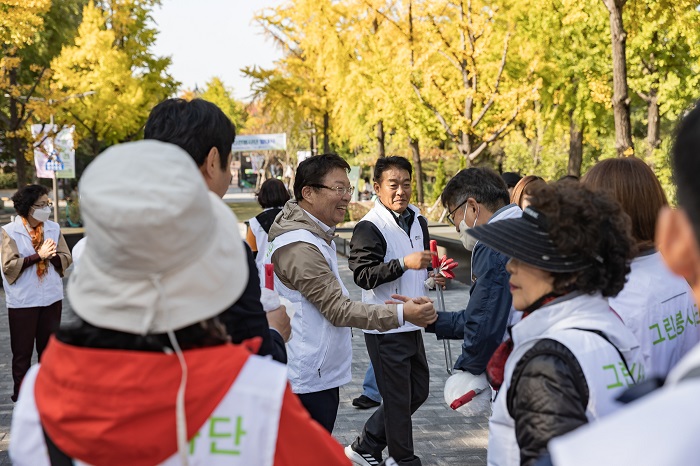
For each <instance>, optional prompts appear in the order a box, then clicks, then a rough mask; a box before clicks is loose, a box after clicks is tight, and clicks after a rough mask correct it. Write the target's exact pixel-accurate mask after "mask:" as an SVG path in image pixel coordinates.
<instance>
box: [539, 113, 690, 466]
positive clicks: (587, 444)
mask: <svg viewBox="0 0 700 466" xmlns="http://www.w3.org/2000/svg"><path fill="white" fill-rule="evenodd" d="M676 134H677V136H676V141H675V143H674V146H673V150H672V151H671V162H672V165H673V175H674V180H675V182H676V185H677V198H678V208H677V209H670V208H668V207H664V209H662V211H661V213H660V215H659V218H658V220H657V228H656V247H657V249H658V250H659V252H660V253H661V256H662V257H663V259H664V262H665V263H666V265H667V266H668V267H669V269H670V270H671V271H672V272H673V273H675V274H677V275H680V276H681V277H683V278H684V279H685V280H687V282H688V284H689V285H690V287H691V289H692V290H693V295H694V297H695V302H696V303H697V302H700V184H699V183H698V182H697V174H698V173H699V172H700V105H697V104H696V106H695V108H694V109H693V110H692V111H690V112H688V114H687V115H685V117H684V118H683V120H682V121H681V123H680V125H679V127H678V129H677V131H676ZM696 312H697V311H696ZM695 319H696V320H697V314H695ZM698 393H700V345H695V348H693V350H692V351H691V352H689V353H688V354H687V355H686V356H685V357H684V358H683V359H682V360H681V361H680V362H679V363H678V364H677V365H676V367H674V368H673V369H672V370H671V372H670V374H669V376H668V379H667V381H666V384H665V386H664V387H663V388H661V389H660V390H656V391H655V392H654V393H652V394H651V395H648V396H647V397H645V398H642V399H641V400H638V401H636V402H635V403H633V404H631V405H630V406H628V407H626V408H625V409H622V410H620V411H619V412H618V413H616V414H615V415H613V416H610V417H608V418H606V419H604V420H603V421H601V422H599V423H598V424H596V425H591V426H589V427H586V428H582V429H579V430H577V431H575V432H572V433H571V434H569V435H565V436H563V437H560V438H558V439H555V440H554V441H552V442H550V443H549V445H548V450H549V453H550V454H551V457H545V458H542V459H541V460H540V461H539V462H538V463H537V464H538V466H545V465H550V466H551V465H552V464H554V465H556V466H579V465H580V466H583V465H591V464H593V465H596V466H605V465H615V466H637V465H646V464H650V465H651V464H653V465H687V464H697V463H698V443H697V442H698V439H700V403H698Z"/></svg>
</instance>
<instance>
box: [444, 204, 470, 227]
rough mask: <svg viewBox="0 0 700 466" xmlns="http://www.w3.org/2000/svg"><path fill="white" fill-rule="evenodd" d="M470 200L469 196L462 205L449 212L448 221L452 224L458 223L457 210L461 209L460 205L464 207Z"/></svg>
mask: <svg viewBox="0 0 700 466" xmlns="http://www.w3.org/2000/svg"><path fill="white" fill-rule="evenodd" d="M468 200H469V198H467V199H465V200H464V202H462V203H461V204H460V205H458V206H457V207H455V208H454V210H453V211H452V212H450V213H449V214H447V221H448V222H450V224H451V225H452V226H456V225H455V212H457V211H458V210H459V208H460V207H462V206H463V205H464V204H466V203H467V201H468Z"/></svg>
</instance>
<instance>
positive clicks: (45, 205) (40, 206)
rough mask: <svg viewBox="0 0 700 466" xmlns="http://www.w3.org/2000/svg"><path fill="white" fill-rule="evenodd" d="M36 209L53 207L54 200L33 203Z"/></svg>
mask: <svg viewBox="0 0 700 466" xmlns="http://www.w3.org/2000/svg"><path fill="white" fill-rule="evenodd" d="M32 207H34V208H35V209H43V208H44V207H53V202H51V201H49V202H42V203H41V204H32Z"/></svg>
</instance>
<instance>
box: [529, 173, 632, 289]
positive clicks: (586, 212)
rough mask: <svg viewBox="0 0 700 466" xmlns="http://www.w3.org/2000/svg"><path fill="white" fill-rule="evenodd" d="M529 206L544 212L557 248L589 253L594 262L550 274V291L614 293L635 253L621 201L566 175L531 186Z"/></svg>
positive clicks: (571, 253)
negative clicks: (571, 179)
mask: <svg viewBox="0 0 700 466" xmlns="http://www.w3.org/2000/svg"><path fill="white" fill-rule="evenodd" d="M530 205H531V207H532V208H533V209H535V210H537V211H539V212H541V213H542V214H544V215H545V216H546V217H547V222H548V227H547V229H548V232H549V235H550V238H551V239H552V241H553V242H554V244H555V246H556V248H557V250H558V251H559V252H561V253H562V254H565V255H576V254H578V255H583V256H586V257H589V258H590V261H591V264H592V265H591V266H590V267H588V268H586V269H584V270H581V271H579V272H571V273H553V274H552V275H553V276H554V291H555V292H557V293H566V292H568V291H571V290H580V291H583V292H585V293H589V294H593V293H595V292H598V291H599V292H601V293H602V295H603V296H606V297H610V296H617V294H618V293H619V292H620V291H621V290H622V288H623V287H624V285H625V281H626V276H627V274H628V273H629V272H630V261H631V260H632V258H633V257H634V255H635V254H636V252H637V251H636V246H635V241H634V239H633V237H632V232H631V231H632V227H631V221H630V218H629V216H628V215H627V214H626V213H625V212H624V211H623V210H622V207H620V204H618V203H617V202H616V201H615V200H614V199H613V198H611V197H610V196H608V195H607V194H605V193H602V192H595V191H593V190H591V189H590V188H588V187H585V186H582V185H581V184H580V183H578V182H575V181H568V180H565V181H560V182H557V183H553V184H549V185H544V186H540V187H538V188H537V189H535V190H534V192H533V194H532V197H531V204H530Z"/></svg>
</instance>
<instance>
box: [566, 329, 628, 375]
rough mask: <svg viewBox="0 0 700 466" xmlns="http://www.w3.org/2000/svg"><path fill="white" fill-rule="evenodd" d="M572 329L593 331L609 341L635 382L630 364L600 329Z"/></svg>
mask: <svg viewBox="0 0 700 466" xmlns="http://www.w3.org/2000/svg"><path fill="white" fill-rule="evenodd" d="M574 330H582V331H584V332H591V333H595V334H596V335H598V336H599V337H600V338H602V339H603V340H605V341H607V342H608V343H610V345H611V346H612V347H613V348H615V351H617V354H618V355H620V359H622V362H623V364H624V365H625V369H627V373H628V374H629V375H630V377H631V378H632V382H633V383H637V381H636V380H634V374H633V373H632V371H631V370H630V366H628V365H627V360H626V359H625V357H624V356H623V355H622V351H620V348H618V347H617V346H615V344H614V343H613V342H612V341H610V339H609V338H608V337H607V336H606V335H605V334H604V333H603V332H601V331H600V330H593V329H590V328H574Z"/></svg>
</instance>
